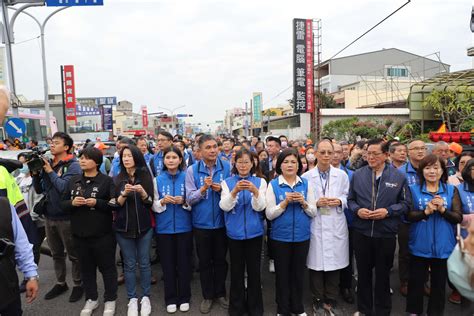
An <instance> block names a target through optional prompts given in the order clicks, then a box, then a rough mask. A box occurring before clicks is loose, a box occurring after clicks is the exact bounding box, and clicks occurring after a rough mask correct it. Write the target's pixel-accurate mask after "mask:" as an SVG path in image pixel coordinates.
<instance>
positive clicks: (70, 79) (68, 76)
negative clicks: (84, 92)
mask: <svg viewBox="0 0 474 316" xmlns="http://www.w3.org/2000/svg"><path fill="white" fill-rule="evenodd" d="M63 78H64V83H63V84H64V101H65V105H66V109H65V114H66V115H65V116H66V121H68V123H69V124H71V125H77V116H76V86H75V83H74V66H72V65H66V66H63Z"/></svg>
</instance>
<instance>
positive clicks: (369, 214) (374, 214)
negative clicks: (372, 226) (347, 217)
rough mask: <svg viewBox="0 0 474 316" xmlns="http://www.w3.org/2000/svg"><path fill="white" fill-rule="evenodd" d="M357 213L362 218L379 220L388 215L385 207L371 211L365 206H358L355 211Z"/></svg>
mask: <svg viewBox="0 0 474 316" xmlns="http://www.w3.org/2000/svg"><path fill="white" fill-rule="evenodd" d="M357 215H358V216H359V217H360V218H362V219H372V220H379V219H384V218H385V217H387V216H388V210H387V209H386V208H378V209H376V210H375V211H371V210H369V209H367V208H360V209H359V210H358V211H357Z"/></svg>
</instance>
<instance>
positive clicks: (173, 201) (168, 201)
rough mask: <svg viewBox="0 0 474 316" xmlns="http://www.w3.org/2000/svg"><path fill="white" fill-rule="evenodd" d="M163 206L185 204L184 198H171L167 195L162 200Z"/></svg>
mask: <svg viewBox="0 0 474 316" xmlns="http://www.w3.org/2000/svg"><path fill="white" fill-rule="evenodd" d="M161 204H162V205H166V204H184V197H182V196H180V195H178V196H171V195H165V196H164V197H163V198H162V199H161Z"/></svg>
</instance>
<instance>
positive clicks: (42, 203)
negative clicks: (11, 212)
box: [33, 195, 48, 216]
mask: <svg viewBox="0 0 474 316" xmlns="http://www.w3.org/2000/svg"><path fill="white" fill-rule="evenodd" d="M47 207H48V199H47V197H46V195H45V196H43V197H42V198H41V200H39V202H38V203H36V204H35V206H33V212H35V213H36V214H38V216H42V215H44V214H46V208H47Z"/></svg>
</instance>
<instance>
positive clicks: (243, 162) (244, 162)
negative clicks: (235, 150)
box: [236, 160, 252, 166]
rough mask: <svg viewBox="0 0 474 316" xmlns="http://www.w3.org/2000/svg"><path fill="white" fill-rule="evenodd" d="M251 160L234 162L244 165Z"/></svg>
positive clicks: (248, 163)
mask: <svg viewBox="0 0 474 316" xmlns="http://www.w3.org/2000/svg"><path fill="white" fill-rule="evenodd" d="M251 163H252V162H251V161H248V160H247V161H237V162H236V164H238V165H241V166H244V165H250V164H251Z"/></svg>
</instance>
